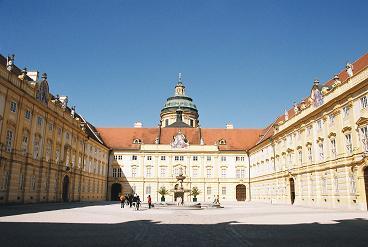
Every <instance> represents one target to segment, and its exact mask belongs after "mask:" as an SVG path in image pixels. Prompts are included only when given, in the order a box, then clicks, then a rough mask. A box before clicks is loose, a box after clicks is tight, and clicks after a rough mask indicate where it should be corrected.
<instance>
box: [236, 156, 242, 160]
mask: <svg viewBox="0 0 368 247" xmlns="http://www.w3.org/2000/svg"><path fill="white" fill-rule="evenodd" d="M235 161H244V156H236V157H235Z"/></svg>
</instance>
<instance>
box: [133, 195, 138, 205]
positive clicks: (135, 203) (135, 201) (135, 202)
mask: <svg viewBox="0 0 368 247" xmlns="http://www.w3.org/2000/svg"><path fill="white" fill-rule="evenodd" d="M132 201H133V203H132V204H133V207H134V208H136V207H137V194H134V196H133V199H132Z"/></svg>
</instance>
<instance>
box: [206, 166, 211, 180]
mask: <svg viewBox="0 0 368 247" xmlns="http://www.w3.org/2000/svg"><path fill="white" fill-rule="evenodd" d="M211 176H212V169H211V168H207V178H210V177H211Z"/></svg>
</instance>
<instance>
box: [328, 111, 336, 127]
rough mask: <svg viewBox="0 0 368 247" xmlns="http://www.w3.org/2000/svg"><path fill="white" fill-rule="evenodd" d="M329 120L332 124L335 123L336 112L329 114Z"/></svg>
mask: <svg viewBox="0 0 368 247" xmlns="http://www.w3.org/2000/svg"><path fill="white" fill-rule="evenodd" d="M328 118H329V120H330V126H331V125H333V124H334V123H335V115H334V114H330V115H329V116H328Z"/></svg>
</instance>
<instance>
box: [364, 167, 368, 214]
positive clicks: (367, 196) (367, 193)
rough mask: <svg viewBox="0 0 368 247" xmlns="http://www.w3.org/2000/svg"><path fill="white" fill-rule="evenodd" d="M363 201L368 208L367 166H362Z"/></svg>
mask: <svg viewBox="0 0 368 247" xmlns="http://www.w3.org/2000/svg"><path fill="white" fill-rule="evenodd" d="M364 188H365V202H366V205H367V209H368V166H367V167H365V168H364Z"/></svg>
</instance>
